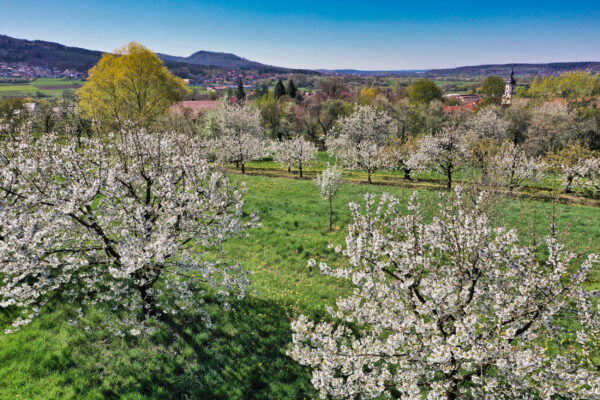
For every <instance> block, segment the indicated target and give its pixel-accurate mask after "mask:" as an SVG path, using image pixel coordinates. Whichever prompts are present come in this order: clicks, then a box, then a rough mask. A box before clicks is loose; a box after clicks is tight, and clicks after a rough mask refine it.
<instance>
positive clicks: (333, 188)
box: [315, 164, 344, 232]
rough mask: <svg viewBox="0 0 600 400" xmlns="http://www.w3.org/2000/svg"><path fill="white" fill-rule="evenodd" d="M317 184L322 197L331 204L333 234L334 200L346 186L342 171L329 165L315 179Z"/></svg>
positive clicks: (330, 225) (330, 214) (330, 213)
mask: <svg viewBox="0 0 600 400" xmlns="http://www.w3.org/2000/svg"><path fill="white" fill-rule="evenodd" d="M315 184H316V185H317V187H318V188H319V191H320V192H321V195H322V196H323V197H324V198H325V200H327V201H328V202H329V232H331V229H332V226H333V198H334V197H335V195H336V194H337V193H338V192H339V191H340V189H341V188H342V185H343V184H344V180H343V179H342V171H340V170H339V169H338V168H337V167H335V166H333V167H332V166H330V165H329V164H327V168H325V170H324V171H323V172H322V173H320V174H319V175H317V177H316V178H315Z"/></svg>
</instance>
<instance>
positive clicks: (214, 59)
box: [158, 50, 288, 71]
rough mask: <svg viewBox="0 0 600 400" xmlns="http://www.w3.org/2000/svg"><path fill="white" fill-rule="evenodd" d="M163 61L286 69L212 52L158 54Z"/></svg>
mask: <svg viewBox="0 0 600 400" xmlns="http://www.w3.org/2000/svg"><path fill="white" fill-rule="evenodd" d="M158 56H159V57H160V58H161V59H162V60H165V61H174V62H180V63H188V64H196V65H210V66H215V67H223V68H231V69H256V70H269V69H270V70H277V71H280V70H285V71H288V69H287V68H280V67H274V66H271V65H265V64H261V63H259V62H256V61H250V60H248V59H245V58H242V57H239V56H236V55H235V54H231V53H219V52H214V51H205V50H201V51H197V52H196V53H194V54H192V55H191V56H189V57H178V56H170V55H168V54H160V53H159V54H158Z"/></svg>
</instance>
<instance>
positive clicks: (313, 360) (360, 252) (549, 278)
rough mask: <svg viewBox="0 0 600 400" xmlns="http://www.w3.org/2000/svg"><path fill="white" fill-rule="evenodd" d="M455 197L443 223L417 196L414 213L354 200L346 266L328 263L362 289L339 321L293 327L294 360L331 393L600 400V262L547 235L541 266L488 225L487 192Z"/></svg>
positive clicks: (414, 398) (508, 235) (390, 203)
mask: <svg viewBox="0 0 600 400" xmlns="http://www.w3.org/2000/svg"><path fill="white" fill-rule="evenodd" d="M448 196H450V197H446V198H444V197H442V201H441V204H440V210H441V211H440V212H439V213H438V214H436V215H435V216H434V217H433V219H432V220H430V219H425V218H424V216H423V214H422V212H421V210H420V207H419V204H418V199H417V195H416V193H415V194H414V195H413V197H412V198H411V200H410V202H409V204H408V212H407V213H406V214H401V213H400V211H399V209H400V207H399V206H400V201H399V200H398V199H396V198H394V197H392V196H389V195H386V194H384V195H383V196H382V198H381V201H380V202H379V203H378V204H376V201H375V198H374V196H372V195H366V206H365V207H364V210H363V207H361V206H360V205H358V204H354V203H351V204H350V210H351V213H352V219H353V220H352V222H351V224H350V226H349V228H348V236H347V238H346V249H345V250H344V255H346V256H347V257H348V263H347V266H346V267H343V268H338V269H336V268H331V267H330V266H329V265H327V264H326V263H321V264H320V269H321V271H322V272H323V273H325V274H327V275H331V276H334V277H337V278H341V279H346V280H349V281H351V282H352V284H353V285H354V291H353V293H352V295H350V296H349V297H346V298H339V299H338V300H337V302H336V307H329V308H328V313H329V314H330V320H325V321H321V322H315V321H311V320H310V319H309V318H308V317H306V316H304V315H301V316H299V317H298V318H297V319H296V320H294V321H293V322H292V329H293V337H292V338H293V347H292V348H291V349H290V350H289V355H290V356H291V357H293V358H294V359H295V360H297V361H298V362H300V363H301V364H303V365H308V366H310V367H311V368H312V370H313V375H312V383H313V385H314V386H315V387H316V389H317V390H319V393H320V396H321V397H322V398H344V399H346V398H365V399H366V398H380V397H385V398H392V397H393V398H402V399H407V400H409V399H410V400H421V399H424V398H426V399H428V400H434V399H436V400H441V399H535V398H540V399H551V398H557V396H562V397H561V398H569V399H584V398H589V399H598V398H599V396H600V372H599V371H598V367H597V358H596V357H598V355H600V354H599V351H598V348H597V343H598V339H600V322H599V318H598V317H599V315H598V308H597V306H596V305H594V301H593V299H592V297H594V296H597V293H595V292H587V291H585V290H584V289H583V287H582V284H583V283H584V281H585V280H586V278H587V277H588V274H589V273H590V272H591V271H592V269H593V266H594V265H595V264H596V263H597V261H598V258H597V256H596V255H589V256H588V257H582V258H579V257H576V256H575V254H572V253H571V252H568V251H565V249H564V246H563V245H562V244H560V243H559V242H558V241H557V239H556V238H555V237H549V238H547V240H546V244H545V247H546V250H547V256H546V258H545V259H544V260H540V259H539V258H538V253H537V249H536V248H532V247H527V246H523V245H521V244H520V242H519V240H518V237H517V234H516V232H515V231H514V230H508V229H505V228H496V229H494V228H492V227H491V226H490V221H489V220H488V218H487V217H486V213H485V210H484V208H485V207H484V204H486V201H485V198H484V196H481V197H480V198H479V200H477V202H476V205H475V206H473V205H472V200H471V199H470V198H469V199H467V198H466V196H463V193H462V191H461V190H460V189H458V190H457V191H456V193H455V194H450V195H448ZM427 221H430V222H427ZM310 262H311V263H312V264H314V263H315V261H314V260H311V261H310ZM567 318H568V320H569V324H566V323H565V319H567ZM561 350H564V352H563V351H561Z"/></svg>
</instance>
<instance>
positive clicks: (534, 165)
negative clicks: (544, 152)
mask: <svg viewBox="0 0 600 400" xmlns="http://www.w3.org/2000/svg"><path fill="white" fill-rule="evenodd" d="M546 168H547V166H546V165H545V163H544V162H543V161H541V160H540V158H539V157H537V158H536V157H529V156H528V155H527V154H526V153H525V151H524V150H523V148H522V147H521V146H518V145H515V144H513V143H512V142H505V143H504V144H503V145H502V146H501V147H500V150H499V151H498V153H497V154H495V155H494V156H493V157H492V159H491V162H490V174H491V175H493V177H494V178H496V179H498V180H499V182H500V183H501V184H503V185H504V186H506V187H508V189H509V191H511V192H512V191H513V190H514V189H515V188H517V187H519V186H522V185H523V184H524V183H525V182H527V181H537V180H540V179H541V178H542V177H543V176H544V171H545V170H546Z"/></svg>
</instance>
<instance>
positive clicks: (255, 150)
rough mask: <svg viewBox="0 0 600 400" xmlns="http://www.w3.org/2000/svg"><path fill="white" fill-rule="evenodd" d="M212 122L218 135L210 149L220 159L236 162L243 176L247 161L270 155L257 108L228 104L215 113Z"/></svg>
mask: <svg viewBox="0 0 600 400" xmlns="http://www.w3.org/2000/svg"><path fill="white" fill-rule="evenodd" d="M215 123H216V126H217V131H218V135H219V136H218V137H217V138H215V139H214V140H213V141H212V142H211V143H210V147H211V148H212V149H213V151H214V152H215V153H216V155H217V158H218V159H219V160H221V161H223V162H233V163H236V164H237V165H239V166H240V167H241V168H242V173H245V172H246V168H245V167H246V164H247V163H248V161H253V160H258V159H261V158H263V157H266V156H268V155H269V153H270V149H269V147H270V146H269V142H268V140H267V138H266V136H265V131H264V129H263V128H262V126H261V122H260V113H259V111H258V109H256V108H254V107H252V106H244V107H240V106H238V105H229V104H227V105H224V106H222V107H220V108H219V109H218V110H217V113H216V121H215Z"/></svg>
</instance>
